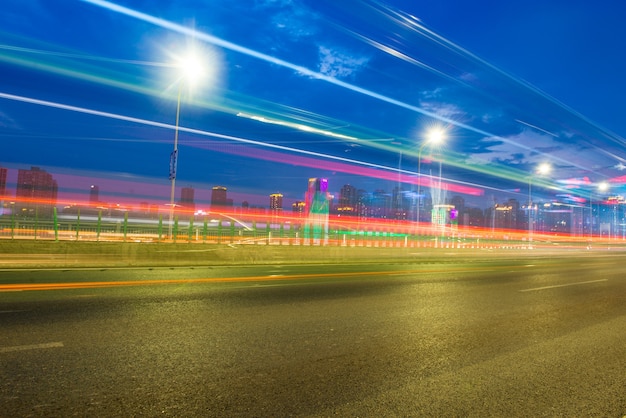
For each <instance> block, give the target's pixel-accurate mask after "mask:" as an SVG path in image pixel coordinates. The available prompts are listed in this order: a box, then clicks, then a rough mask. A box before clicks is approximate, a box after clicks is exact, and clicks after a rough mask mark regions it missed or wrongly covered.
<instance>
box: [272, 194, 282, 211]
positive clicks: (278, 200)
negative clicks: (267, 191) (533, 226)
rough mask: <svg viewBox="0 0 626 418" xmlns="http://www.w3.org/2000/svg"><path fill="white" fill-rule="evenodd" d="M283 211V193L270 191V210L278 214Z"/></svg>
mask: <svg viewBox="0 0 626 418" xmlns="http://www.w3.org/2000/svg"><path fill="white" fill-rule="evenodd" d="M282 211H283V195H282V194H280V193H272V194H271V195H270V212H272V213H273V214H279V213H280V212H282Z"/></svg>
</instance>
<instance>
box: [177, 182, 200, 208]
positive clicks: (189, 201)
mask: <svg viewBox="0 0 626 418" xmlns="http://www.w3.org/2000/svg"><path fill="white" fill-rule="evenodd" d="M194 195H195V190H194V189H193V187H183V188H182V189H181V190H180V200H179V201H178V205H180V206H181V207H182V209H183V211H185V212H186V213H188V214H193V213H194V212H195V210H196V203H195V201H194Z"/></svg>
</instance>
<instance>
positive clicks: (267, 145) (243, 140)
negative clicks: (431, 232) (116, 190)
mask: <svg viewBox="0 0 626 418" xmlns="http://www.w3.org/2000/svg"><path fill="white" fill-rule="evenodd" d="M0 98H2V99H7V100H14V101H19V102H23V103H30V104H34V105H38V106H46V107H51V108H55V109H61V110H66V111H72V112H78V113H83V114H87V115H93V116H98V117H104V118H109V119H115V120H122V121H126V122H131V123H137V124H142V125H147V126H154V127H158V128H163V129H170V130H174V129H176V127H175V126H174V125H171V124H168V123H163V122H155V121H150V120H147V119H141V118H136V117H132V116H124V115H120V114H116V113H110V112H103V111H99V110H93V109H87V108H83V107H78V106H72V105H67V104H62V103H56V102H50V101H46V100H40V99H34V98H29V97H23V96H17V95H13V94H8V93H2V92H0ZM178 129H179V131H182V132H187V133H191V134H195V135H200V136H208V137H214V138H219V139H224V140H227V141H233V142H238V143H244V144H248V145H255V146H261V147H265V148H271V149H277V150H281V151H287V152H292V153H296V154H304V155H307V156H311V157H319V158H324V159H328V160H332V161H335V162H341V163H347V164H353V165H356V166H364V167H369V168H372V169H378V170H383V171H385V172H393V173H396V172H397V171H398V169H397V168H395V167H388V166H384V165H381V164H374V163H368V162H365V161H359V160H353V159H349V158H345V157H338V156H335V155H330V154H323V153H319V152H314V151H307V150H302V149H298V148H293V147H287V146H284V145H277V144H270V143H267V142H262V141H256V140H252V139H246V138H241V137H234V136H230V135H223V134H219V133H215V132H207V131H202V130H199V129H192V128H185V127H182V126H179V127H178ZM280 161H281V162H285V161H284V158H282V159H281V160H280ZM302 162H306V163H307V164H303V165H308V166H310V167H319V161H317V160H310V159H309V160H302ZM334 167H335V169H337V170H339V169H341V171H343V172H348V173H352V172H354V166H349V165H345V166H341V165H335V166H334ZM370 173H371V174H374V173H375V172H370ZM383 178H384V177H383ZM454 183H461V182H456V181H455V182H454ZM452 189H453V188H452ZM452 189H451V190H452ZM464 193H467V194H475V195H481V194H482V190H479V189H473V190H472V189H465V192H464Z"/></svg>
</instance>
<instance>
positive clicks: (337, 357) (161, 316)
mask: <svg viewBox="0 0 626 418" xmlns="http://www.w3.org/2000/svg"><path fill="white" fill-rule="evenodd" d="M34 289H38V290H34ZM625 330H626V279H625V278H624V275H623V255H622V254H614V253H610V252H606V253H597V254H581V255H579V256H571V257H570V256H558V257H554V256H553V257H536V258H532V257H525V258H523V259H517V260H516V259H515V258H497V259H495V260H489V259H487V258H476V259H474V258H465V257H459V256H457V255H455V254H450V257H449V258H448V259H439V260H436V261H428V260H421V261H419V262H415V263H402V264H370V265H351V264H347V265H316V266H310V265H309V266H306V265H304V266H302V265H279V266H252V267H246V266H239V267H197V268H193V269H191V268H154V269H147V268H136V269H97V268H96V269H78V270H71V269H68V270H36V271H28V270H8V271H7V270H5V271H0V331H1V332H0V381H1V382H2V383H1V384H0V415H1V416H7V417H9V416H10V417H16V416H42V417H43V416H46V417H52V416H57V417H66V416H74V415H76V416H156V415H164V416H210V417H226V416H255V417H269V416H272V417H281V416H285V417H286V416H302V417H328V416H355V417H356V416H359V417H374V416H376V417H379V416H392V417H393V416H395V417H408V416H468V417H472V416H475V417H479V416H480V417H484V416H507V417H515V416H520V417H521V416H577V417H579V416H603V417H622V416H625V415H626V332H625Z"/></svg>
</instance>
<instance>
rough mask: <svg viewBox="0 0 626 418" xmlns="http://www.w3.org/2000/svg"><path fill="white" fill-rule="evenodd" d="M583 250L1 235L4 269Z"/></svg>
mask: <svg viewBox="0 0 626 418" xmlns="http://www.w3.org/2000/svg"><path fill="white" fill-rule="evenodd" d="M555 251H556V252H558V253H560V254H563V253H566V252H567V253H569V254H576V253H581V252H582V253H584V252H585V250H584V249H571V248H570V249H567V250H558V249H553V250H551V251H547V250H542V251H539V250H535V249H533V250H520V249H519V248H515V249H511V248H508V247H507V248H498V249H493V248H492V249H486V248H428V247H421V248H415V247H393V246H388V247H352V246H315V245H255V244H247V245H229V244H192V243H178V244H172V243H136V242H127V243H119V242H118V243H116V242H80V241H59V242H55V241H44V240H10V239H8V240H4V239H3V240H0V269H23V268H45V267H47V268H70V267H131V266H154V267H158V266H210V265H249V264H290V263H294V264H296V263H297V264H302V263H310V264H319V263H362V264H366V263H379V262H383V261H384V262H386V263H389V262H399V263H405V262H414V261H418V260H422V261H423V260H429V259H432V260H436V259H445V258H450V257H456V258H458V257H468V258H476V257H483V258H487V259H494V260H495V259H498V260H500V259H502V258H503V257H508V258H515V259H518V258H520V257H525V256H537V255H539V252H541V253H545V254H553V253H555Z"/></svg>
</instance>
